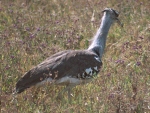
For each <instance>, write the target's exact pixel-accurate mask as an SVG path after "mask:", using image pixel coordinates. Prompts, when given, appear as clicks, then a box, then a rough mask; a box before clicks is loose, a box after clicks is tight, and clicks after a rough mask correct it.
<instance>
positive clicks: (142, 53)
mask: <svg viewBox="0 0 150 113" xmlns="http://www.w3.org/2000/svg"><path fill="white" fill-rule="evenodd" d="M105 7H112V8H114V9H116V10H118V11H119V12H120V20H121V21H122V22H123V23H124V28H123V29H121V28H120V27H119V26H118V25H117V24H114V25H113V26H112V27H111V30H110V32H109V35H108V40H107V47H106V52H105V55H104V57H103V59H102V60H103V64H104V65H103V69H102V71H101V72H100V74H99V76H98V78H96V79H95V80H94V81H93V82H92V83H90V84H86V85H84V86H77V87H76V88H74V90H73V95H74V97H72V103H71V104H69V103H68V101H67V94H65V95H64V99H63V101H61V102H58V101H57V100H56V99H55V97H56V95H57V93H58V91H60V90H61V88H62V87H57V86H49V87H43V88H41V89H40V90H39V93H38V95H37V98H33V97H32V95H33V93H32V92H33V88H30V89H28V90H27V91H26V92H24V93H22V94H20V95H18V97H17V100H16V101H15V102H11V100H12V91H13V89H14V87H15V83H16V82H17V80H18V79H19V78H20V77H21V76H22V75H23V74H24V73H25V72H26V71H28V70H29V69H30V68H32V67H33V66H35V65H37V64H38V63H40V62H41V61H42V60H44V59H45V58H46V57H48V56H50V55H52V54H54V53H56V52H58V51H61V50H65V49H85V48H87V47H88V43H89V40H90V39H91V37H92V36H93V35H94V33H95V32H96V30H97V28H98V27H99V23H100V18H101V16H102V14H101V11H102V10H103V9H104V8H105ZM149 12H150V1H149V0H121V1H120V0H108V1H105V0H103V1H102V0H65V1H64V0H49V1H48V0H26V1H25V0H5V1H4V0H2V1H1V2H0V17H1V18H0V22H1V24H0V45H1V46H0V48H1V50H0V58H1V60H0V63H1V65H0V73H1V82H0V85H1V113H50V112H53V113H60V112H65V113H70V112H72V113H74V112H76V113H87V112H88V113H148V112H150V13H149ZM93 14H94V16H93V17H92V15H93ZM91 19H92V20H91Z"/></svg>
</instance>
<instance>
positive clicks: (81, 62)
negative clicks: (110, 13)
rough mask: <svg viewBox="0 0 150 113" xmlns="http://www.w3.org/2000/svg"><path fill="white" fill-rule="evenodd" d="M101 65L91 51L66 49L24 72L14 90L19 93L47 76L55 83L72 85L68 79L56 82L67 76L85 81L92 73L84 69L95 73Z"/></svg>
mask: <svg viewBox="0 0 150 113" xmlns="http://www.w3.org/2000/svg"><path fill="white" fill-rule="evenodd" d="M87 61H90V62H87ZM101 66H102V62H101V61H100V59H99V56H98V55H96V54H95V53H94V52H92V51H88V50H76V51H74V50H67V51H62V52H58V53H56V54H54V55H52V56H51V57H49V58H47V59H46V60H45V61H43V62H42V63H41V64H39V65H37V66H36V67H34V68H33V69H31V70H29V71H28V72H27V73H25V75H24V76H23V77H22V78H21V79H20V80H19V81H18V82H17V84H16V92H17V93H21V92H22V91H24V90H25V89H26V88H29V87H31V86H33V85H36V84H38V83H40V82H42V81H44V80H46V79H48V78H51V79H52V80H53V82H54V83H56V84H64V85H67V86H69V85H72V83H71V82H69V81H64V82H58V83H57V80H60V79H61V78H63V77H65V76H68V77H70V78H78V79H82V81H83V82H84V80H85V81H86V80H87V79H90V78H93V76H92V74H91V75H90V74H88V73H86V72H85V70H86V69H88V68H91V69H92V71H93V72H91V73H93V74H94V73H95V74H97V73H98V72H99V69H100V68H101ZM94 67H97V70H96V69H94ZM83 74H84V75H83ZM77 84H80V83H77ZM81 84H82V83H81Z"/></svg>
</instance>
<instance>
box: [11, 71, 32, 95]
mask: <svg viewBox="0 0 150 113" xmlns="http://www.w3.org/2000/svg"><path fill="white" fill-rule="evenodd" d="M30 75H31V71H28V72H27V73H25V74H24V76H23V77H22V78H21V79H19V81H18V82H17V83H16V87H15V90H14V92H13V93H15V94H17V93H21V92H23V91H24V90H25V89H27V88H29V87H31V86H32V84H28V83H29V81H28V80H29V79H28V78H30Z"/></svg>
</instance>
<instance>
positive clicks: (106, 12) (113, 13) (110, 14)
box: [102, 8, 123, 27]
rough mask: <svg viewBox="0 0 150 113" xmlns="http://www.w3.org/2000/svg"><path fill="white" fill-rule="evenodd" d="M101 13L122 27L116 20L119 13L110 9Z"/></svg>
mask: <svg viewBox="0 0 150 113" xmlns="http://www.w3.org/2000/svg"><path fill="white" fill-rule="evenodd" d="M102 12H103V13H105V14H106V15H108V16H109V17H110V18H112V19H113V21H116V22H117V23H118V24H119V25H120V26H121V27H123V24H122V23H121V22H120V20H119V19H118V16H119V13H118V12H117V11H116V10H114V9H111V8H105V9H104V10H103V11H102Z"/></svg>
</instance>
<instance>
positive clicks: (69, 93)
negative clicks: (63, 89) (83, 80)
mask: <svg viewBox="0 0 150 113" xmlns="http://www.w3.org/2000/svg"><path fill="white" fill-rule="evenodd" d="M68 100H69V103H70V102H71V88H70V87H69V88H68Z"/></svg>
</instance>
